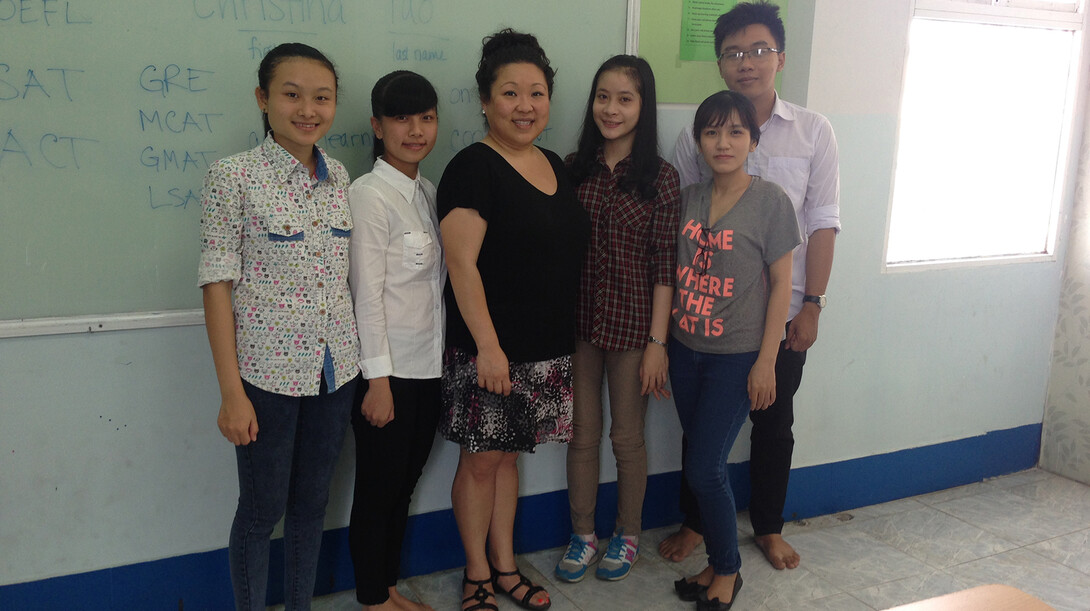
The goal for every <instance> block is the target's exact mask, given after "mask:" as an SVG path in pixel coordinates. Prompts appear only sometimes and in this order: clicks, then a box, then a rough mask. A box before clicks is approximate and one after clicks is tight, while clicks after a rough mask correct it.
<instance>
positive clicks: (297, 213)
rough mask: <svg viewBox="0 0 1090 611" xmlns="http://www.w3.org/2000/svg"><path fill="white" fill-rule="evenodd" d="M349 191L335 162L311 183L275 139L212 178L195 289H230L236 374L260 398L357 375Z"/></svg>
mask: <svg viewBox="0 0 1090 611" xmlns="http://www.w3.org/2000/svg"><path fill="white" fill-rule="evenodd" d="M347 187H348V172H346V171H345V169H344V166H342V165H341V164H340V163H339V162H338V161H337V160H335V159H331V158H329V157H327V156H326V154H325V152H324V151H322V150H321V149H319V150H318V167H317V176H316V177H312V176H311V175H310V171H309V170H307V167H306V166H304V165H303V164H301V163H299V161H298V160H297V159H295V158H294V157H292V156H291V154H290V153H288V152H287V151H286V150H284V148H283V147H282V146H280V145H279V144H277V143H276V141H275V140H273V137H272V135H269V136H268V137H266V138H265V141H264V142H263V143H262V144H261V145H260V146H257V147H256V148H253V149H251V150H249V151H246V152H244V153H239V154H237V155H232V156H231V157H227V158H225V159H220V160H219V161H217V162H215V163H213V164H212V166H211V168H209V170H208V176H207V178H205V182H204V201H203V206H204V214H203V216H202V217H201V261H200V269H199V271H198V273H197V281H198V284H199V285H200V286H204V285H206V284H210V283H213V282H222V281H225V280H230V281H232V282H233V290H232V305H233V309H234V314H235V345H236V347H237V351H238V367H239V373H240V374H241V375H242V379H244V380H246V381H247V382H249V383H251V384H253V385H254V386H257V387H258V388H260V389H262V390H267V391H269V392H274V393H279V394H282V395H290V396H293V397H299V396H313V395H317V394H318V392H319V389H320V387H321V379H322V373H323V371H324V373H325V374H326V384H327V385H328V387H329V388H330V390H333V389H336V388H340V387H341V386H343V385H344V384H345V383H347V382H349V381H351V380H352V379H353V378H355V377H356V374H357V373H358V371H359V364H358V359H357V358H356V355H357V354H359V339H358V337H357V335H356V325H355V323H354V322H353V317H352V299H351V295H350V294H349V292H348V240H349V235H350V233H351V231H352V216H351V214H349V211H348V193H347ZM327 351H328V355H329V356H330V357H331V359H330V360H329V361H327V358H326V355H327ZM329 364H331V365H332V367H328V368H327V365H329Z"/></svg>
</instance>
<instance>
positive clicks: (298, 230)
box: [266, 212, 305, 242]
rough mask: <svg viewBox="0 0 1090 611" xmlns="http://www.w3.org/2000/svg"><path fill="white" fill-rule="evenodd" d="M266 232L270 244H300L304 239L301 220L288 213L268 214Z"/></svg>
mask: <svg viewBox="0 0 1090 611" xmlns="http://www.w3.org/2000/svg"><path fill="white" fill-rule="evenodd" d="M266 231H267V232H268V235H269V241H270V242H301V241H302V240H303V238H304V237H305V233H304V227H303V222H302V220H301V219H300V218H299V217H298V216H296V215H294V214H291V213H290V212H274V213H272V214H270V215H269V220H268V223H267V225H266Z"/></svg>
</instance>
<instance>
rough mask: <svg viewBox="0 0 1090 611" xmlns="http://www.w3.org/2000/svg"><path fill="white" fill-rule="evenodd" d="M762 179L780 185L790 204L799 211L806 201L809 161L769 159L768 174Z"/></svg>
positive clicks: (793, 158) (784, 158) (783, 158)
mask: <svg viewBox="0 0 1090 611" xmlns="http://www.w3.org/2000/svg"><path fill="white" fill-rule="evenodd" d="M762 178H764V179H765V180H767V181H768V182H774V183H776V184H778V185H780V187H781V188H782V189H783V190H784V191H785V192H786V193H787V196H788V197H790V198H791V204H792V205H793V206H794V207H795V208H796V209H800V208H802V203H803V201H805V200H806V186H807V185H808V184H809V183H810V160H809V159H807V158H805V157H769V158H768V173H767V175H766V176H762Z"/></svg>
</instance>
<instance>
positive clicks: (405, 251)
mask: <svg viewBox="0 0 1090 611" xmlns="http://www.w3.org/2000/svg"><path fill="white" fill-rule="evenodd" d="M435 246H436V242H435V241H434V240H433V239H432V235H431V233H430V232H427V231H406V232H405V233H404V234H402V249H401V264H402V266H404V267H405V269H411V270H415V271H425V270H428V269H430V268H431V266H432V262H433V261H434V260H435Z"/></svg>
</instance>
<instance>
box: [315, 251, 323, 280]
mask: <svg viewBox="0 0 1090 611" xmlns="http://www.w3.org/2000/svg"><path fill="white" fill-rule="evenodd" d="M314 256H315V257H320V256H322V253H320V252H315V253H314ZM318 286H322V285H320V284H319V285H318Z"/></svg>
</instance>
